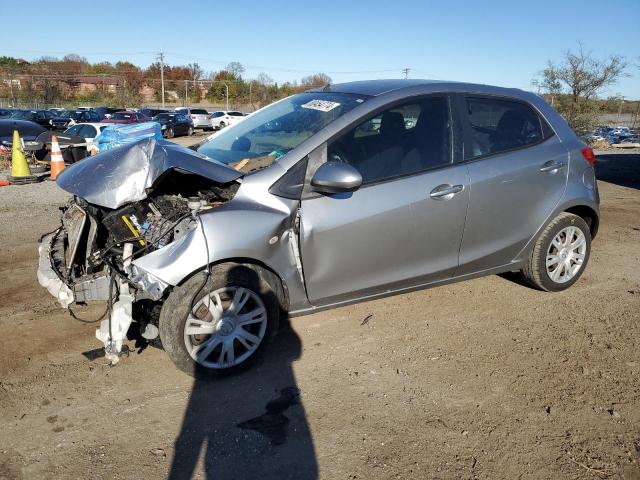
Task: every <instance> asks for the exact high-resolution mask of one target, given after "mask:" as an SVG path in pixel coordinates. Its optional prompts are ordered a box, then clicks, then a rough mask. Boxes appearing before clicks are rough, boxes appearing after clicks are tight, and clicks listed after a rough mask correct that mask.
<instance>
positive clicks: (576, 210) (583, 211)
mask: <svg viewBox="0 0 640 480" xmlns="http://www.w3.org/2000/svg"><path fill="white" fill-rule="evenodd" d="M563 211H564V212H567V213H572V214H574V215H577V216H578V217H580V218H582V219H583V220H584V221H585V222H587V225H589V231H590V233H591V238H592V239H593V238H595V237H596V235H597V234H598V228H599V227H600V217H599V215H598V213H597V212H596V211H595V210H594V209H593V208H591V207H589V206H588V205H574V206H571V207H569V208H565V209H564V210H563Z"/></svg>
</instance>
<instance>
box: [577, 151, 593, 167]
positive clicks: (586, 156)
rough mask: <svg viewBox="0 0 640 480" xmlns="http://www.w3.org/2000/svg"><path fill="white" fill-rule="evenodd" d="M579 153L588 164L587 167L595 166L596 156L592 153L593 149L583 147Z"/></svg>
mask: <svg viewBox="0 0 640 480" xmlns="http://www.w3.org/2000/svg"><path fill="white" fill-rule="evenodd" d="M580 151H581V152H582V156H583V157H584V159H585V160H586V161H587V162H589V165H591V166H592V167H595V166H596V155H595V153H593V148H591V147H584V148H583V149H582V150H580Z"/></svg>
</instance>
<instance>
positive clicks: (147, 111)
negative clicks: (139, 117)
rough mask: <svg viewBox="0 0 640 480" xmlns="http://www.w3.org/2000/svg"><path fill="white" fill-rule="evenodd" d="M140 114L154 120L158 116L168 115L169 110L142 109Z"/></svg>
mask: <svg viewBox="0 0 640 480" xmlns="http://www.w3.org/2000/svg"><path fill="white" fill-rule="evenodd" d="M139 111H140V113H142V114H143V115H146V116H147V117H149V118H153V117H155V116H156V115H158V114H160V113H168V112H169V110H167V109H165V108H141V109H140V110H139Z"/></svg>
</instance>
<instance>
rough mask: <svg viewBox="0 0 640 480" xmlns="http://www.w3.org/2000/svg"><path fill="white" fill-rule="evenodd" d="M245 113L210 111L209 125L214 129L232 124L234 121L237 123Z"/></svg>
mask: <svg viewBox="0 0 640 480" xmlns="http://www.w3.org/2000/svg"><path fill="white" fill-rule="evenodd" d="M245 116H246V115H245V114H244V113H242V112H236V111H232V112H226V111H218V112H212V113H211V127H213V129H214V130H220V129H221V128H224V127H226V126H227V125H232V124H234V123H238V122H239V121H240V120H243V119H244V117H245Z"/></svg>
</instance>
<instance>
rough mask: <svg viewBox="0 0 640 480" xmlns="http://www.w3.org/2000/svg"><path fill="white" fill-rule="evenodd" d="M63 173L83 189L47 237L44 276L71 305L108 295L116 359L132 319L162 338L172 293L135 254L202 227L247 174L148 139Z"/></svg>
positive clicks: (64, 181) (103, 337)
mask: <svg viewBox="0 0 640 480" xmlns="http://www.w3.org/2000/svg"><path fill="white" fill-rule="evenodd" d="M116 154H117V155H116ZM106 157H108V158H106ZM95 159H97V160H95ZM109 162H112V163H109ZM114 164H115V165H114ZM119 168H121V169H122V170H123V171H124V172H127V175H129V176H127V175H123V174H122V172H120V171H119ZM100 176H102V179H100V178H99V177H100ZM59 178H60V180H59V182H58V183H59V185H60V186H61V187H62V188H64V189H65V190H67V191H69V192H70V193H73V194H74V195H75V196H74V197H73V198H72V199H71V200H70V201H69V202H68V204H67V205H66V206H65V207H63V208H62V218H61V226H60V228H58V229H57V230H56V231H55V232H53V233H51V234H48V235H46V236H44V237H43V238H42V239H41V242H40V246H39V255H40V259H39V264H38V280H39V282H40V284H41V285H42V286H43V287H45V288H46V289H47V290H48V291H49V293H51V295H53V296H54V297H56V298H57V299H58V301H59V303H60V305H61V306H62V307H64V308H70V309H72V308H73V305H74V304H86V303H89V302H96V301H100V302H106V303H107V309H106V315H105V318H104V319H103V320H102V321H101V323H100V326H99V328H98V329H97V331H96V337H97V338H98V339H99V340H100V341H102V342H103V344H104V346H105V353H106V356H107V358H108V359H109V360H110V361H111V363H116V362H117V361H118V358H119V354H120V352H121V350H122V345H123V341H124V340H125V338H126V336H127V332H128V330H129V326H130V325H131V323H132V322H137V323H139V326H140V333H141V334H142V336H143V337H144V338H146V339H147V340H153V339H154V338H155V337H157V335H158V328H157V314H158V312H159V310H160V307H161V305H162V303H163V301H164V299H165V298H166V294H167V293H168V286H169V285H168V284H167V283H165V282H163V281H162V280H160V279H157V278H155V277H154V276H153V275H151V274H149V273H147V272H145V271H144V270H142V269H140V268H138V267H136V266H135V265H132V261H134V260H136V259H138V258H141V257H144V256H145V255H148V254H150V253H152V252H156V251H158V250H161V249H164V248H167V246H168V245H170V244H172V243H173V242H175V241H177V240H179V239H181V238H182V237H184V236H185V235H187V234H188V233H189V232H190V231H192V230H193V229H195V228H197V226H198V218H197V217H198V215H199V214H200V212H202V211H206V210H210V209H213V208H217V207H219V206H221V205H223V204H224V203H226V202H228V201H229V200H231V199H232V198H233V197H234V195H235V193H236V191H237V189H238V187H239V184H238V182H236V181H235V180H236V179H237V178H239V174H237V172H235V171H233V170H232V169H229V168H228V167H226V166H224V165H221V164H215V163H214V162H212V161H211V160H209V159H207V158H206V157H204V158H203V157H202V156H201V155H199V154H197V153H195V152H191V151H190V150H186V149H174V148H173V147H172V146H171V145H165V144H161V143H159V142H156V141H154V140H145V141H142V142H139V143H137V144H134V145H131V146H127V147H122V148H120V149H114V150H111V151H109V152H106V153H104V154H100V155H97V156H95V157H92V158H91V159H88V160H84V161H82V162H80V163H79V164H76V165H74V166H72V167H70V168H68V169H66V170H65V172H64V175H61V176H60V177H59ZM110 189H111V190H110ZM80 194H82V195H80ZM72 313H73V312H72Z"/></svg>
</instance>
